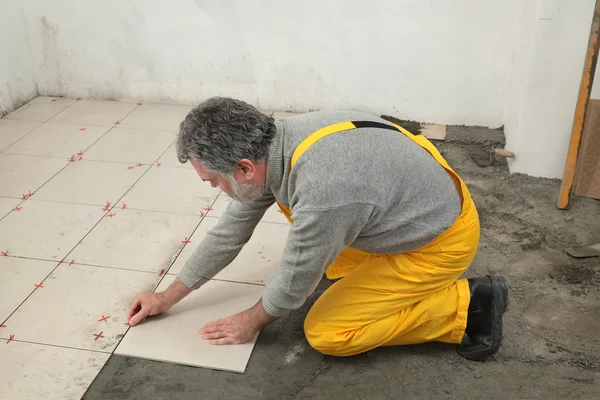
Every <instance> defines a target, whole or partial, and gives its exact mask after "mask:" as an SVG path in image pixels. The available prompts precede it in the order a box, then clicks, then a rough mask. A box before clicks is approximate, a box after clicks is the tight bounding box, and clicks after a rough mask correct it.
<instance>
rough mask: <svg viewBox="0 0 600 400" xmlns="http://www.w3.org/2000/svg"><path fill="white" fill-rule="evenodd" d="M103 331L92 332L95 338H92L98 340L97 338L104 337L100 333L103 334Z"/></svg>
mask: <svg viewBox="0 0 600 400" xmlns="http://www.w3.org/2000/svg"><path fill="white" fill-rule="evenodd" d="M103 333H104V332H100V333H94V336H96V339H94V340H98V339H100V338H103V337H104V336H102V334H103Z"/></svg>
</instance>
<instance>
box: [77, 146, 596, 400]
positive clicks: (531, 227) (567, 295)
mask: <svg viewBox="0 0 600 400" xmlns="http://www.w3.org/2000/svg"><path fill="white" fill-rule="evenodd" d="M464 144H465V143H458V142H438V143H436V145H437V146H438V147H439V148H440V150H441V151H442V153H443V155H444V156H445V157H446V159H447V160H448V161H449V163H450V164H451V165H452V166H453V167H454V168H455V169H456V170H457V172H458V173H459V174H460V175H461V176H462V177H463V179H464V180H465V181H466V183H467V185H468V186H469V188H470V190H471V192H472V195H473V197H474V199H475V202H476V204H477V206H478V210H479V213H480V218H481V230H482V235H481V245H480V250H479V252H478V255H477V257H476V259H475V261H474V263H473V265H472V267H471V268H470V269H469V271H468V272H467V274H466V276H474V275H481V274H488V273H491V274H502V275H504V276H506V277H507V278H508V279H509V281H510V283H511V299H510V300H511V303H510V308H509V312H508V313H507V314H506V317H505V341H504V346H503V347H502V348H501V350H500V353H499V354H498V355H497V356H496V357H495V358H494V359H493V360H490V361H488V362H485V363H476V362H470V361H466V360H464V359H462V358H460V357H459V356H458V355H457V354H456V353H455V347H454V346H453V345H445V344H426V345H418V346H407V347H401V348H382V349H376V350H374V351H371V352H368V353H366V354H362V355H359V356H356V357H350V358H334V357H325V356H322V355H320V354H318V353H317V352H315V351H313V350H312V349H310V348H309V347H308V344H307V343H306V341H305V340H304V338H303V334H302V320H303V315H305V313H306V311H307V310H306V308H303V309H301V310H297V311H296V312H294V313H292V314H290V315H288V316H287V317H285V318H283V319H281V320H279V321H277V322H275V323H274V324H272V325H271V326H269V327H267V328H266V329H265V330H264V331H263V332H262V333H261V335H260V338H259V341H258V345H257V347H256V349H255V351H254V354H253V356H252V358H251V360H250V363H249V366H248V369H247V371H246V374H244V375H238V374H232V373H225V372H217V371H211V370H206V369H199V368H190V367H184V366H178V365H172V364H165V363H159V362H152V361H145V360H137V359H131V358H126V357H112V358H111V359H110V361H109V362H108V363H107V365H106V366H105V368H104V369H103V371H102V372H101V373H100V374H99V375H98V377H97V379H96V380H95V381H94V383H93V384H92V386H91V387H90V388H89V390H88V392H87V393H86V395H85V397H84V398H85V399H104V400H108V399H162V398H177V399H192V398H193V399H197V398H203V399H238V398H239V399H278V400H279V399H338V398H343V399H345V400H348V399H365V398H369V399H475V398H485V399H567V398H568V399H600V338H599V337H600V335H599V333H600V318H599V316H600V266H599V265H600V258H597V259H587V260H577V259H573V258H571V257H570V256H568V255H567V254H566V253H565V252H564V249H565V248H568V247H571V246H576V245H582V244H587V243H592V242H595V241H600V223H599V220H600V202H598V201H595V200H590V199H582V198H575V199H574V201H573V205H572V208H571V210H569V211H561V210H558V209H557V207H556V201H557V196H558V191H559V187H560V182H559V181H555V180H547V179H534V178H530V177H526V176H519V175H512V176H511V175H509V174H508V172H507V168H506V166H504V165H495V166H491V167H488V168H480V167H478V166H477V165H476V164H475V163H474V162H473V161H472V160H471V158H470V157H469V154H468V151H467V150H466V149H465V147H464Z"/></svg>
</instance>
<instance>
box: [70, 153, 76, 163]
mask: <svg viewBox="0 0 600 400" xmlns="http://www.w3.org/2000/svg"><path fill="white" fill-rule="evenodd" d="M69 162H75V154H72V155H71V158H69Z"/></svg>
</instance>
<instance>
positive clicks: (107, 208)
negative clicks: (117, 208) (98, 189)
mask: <svg viewBox="0 0 600 400" xmlns="http://www.w3.org/2000/svg"><path fill="white" fill-rule="evenodd" d="M109 209H110V201H107V202H106V205H105V206H104V207H102V211H108V210H109Z"/></svg>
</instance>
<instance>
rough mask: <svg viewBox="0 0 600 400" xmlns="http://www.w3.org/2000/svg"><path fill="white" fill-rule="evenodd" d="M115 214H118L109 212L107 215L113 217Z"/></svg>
mask: <svg viewBox="0 0 600 400" xmlns="http://www.w3.org/2000/svg"><path fill="white" fill-rule="evenodd" d="M115 215H117V214H116V213H109V214H108V215H107V217H108V218H112V217H114V216H115Z"/></svg>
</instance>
